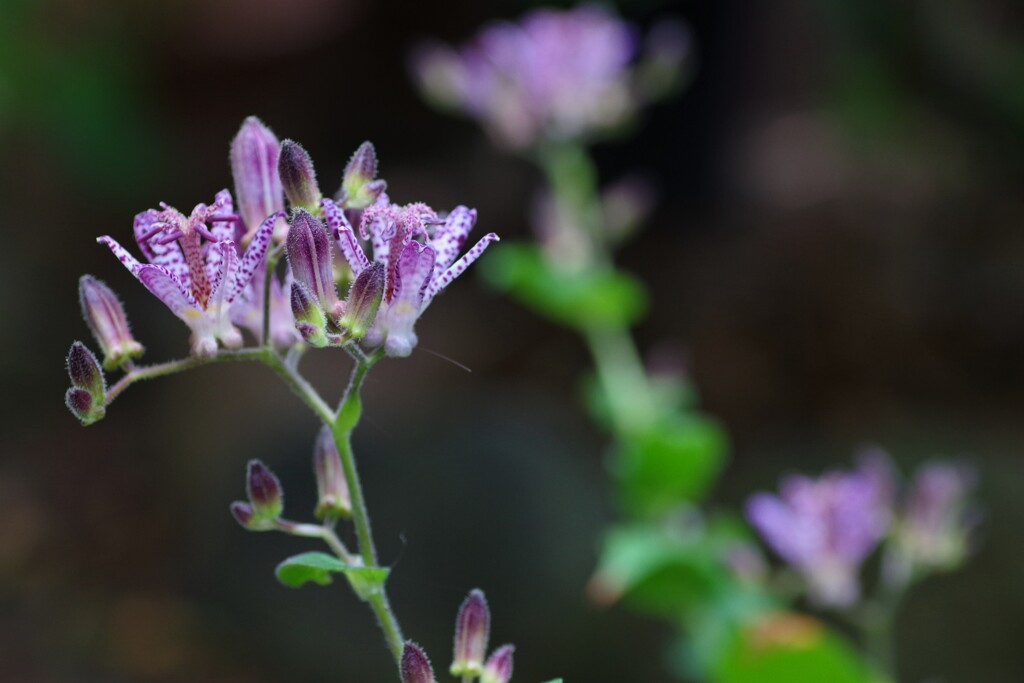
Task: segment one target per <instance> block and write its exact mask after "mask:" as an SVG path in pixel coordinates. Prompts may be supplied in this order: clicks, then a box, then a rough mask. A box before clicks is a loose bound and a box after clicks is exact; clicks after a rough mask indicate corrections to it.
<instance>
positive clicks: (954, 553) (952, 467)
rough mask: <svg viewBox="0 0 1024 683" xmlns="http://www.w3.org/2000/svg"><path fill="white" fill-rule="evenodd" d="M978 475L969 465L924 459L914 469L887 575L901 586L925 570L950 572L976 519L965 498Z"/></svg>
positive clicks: (959, 559)
mask: <svg viewBox="0 0 1024 683" xmlns="http://www.w3.org/2000/svg"><path fill="white" fill-rule="evenodd" d="M976 483H977V478H976V475H975V473H974V471H973V470H972V469H970V468H969V467H966V466H962V465H956V464H951V463H928V464H926V465H924V466H923V467H921V469H919V470H918V472H917V475H916V476H915V477H914V480H913V481H912V482H911V484H910V488H909V489H908V490H907V492H906V495H905V497H904V499H903V503H902V505H901V506H900V509H899V511H898V516H897V520H896V524H895V529H894V531H895V533H894V537H893V542H892V545H891V548H890V552H889V553H888V554H887V556H886V563H885V579H886V581H887V582H888V583H889V584H890V585H897V586H898V585H904V584H905V583H906V582H907V581H909V580H910V579H912V578H914V577H915V576H917V575H920V574H921V573H923V572H927V571H941V570H949V569H953V568H955V567H957V566H958V565H959V564H960V563H961V562H962V561H963V560H964V558H966V556H967V553H968V549H969V548H968V546H969V540H970V534H971V531H972V530H973V528H974V527H975V526H976V524H977V521H978V515H977V514H976V513H974V512H973V511H972V508H971V506H970V505H969V502H970V501H969V499H970V496H971V494H972V493H973V491H974V488H975V486H976Z"/></svg>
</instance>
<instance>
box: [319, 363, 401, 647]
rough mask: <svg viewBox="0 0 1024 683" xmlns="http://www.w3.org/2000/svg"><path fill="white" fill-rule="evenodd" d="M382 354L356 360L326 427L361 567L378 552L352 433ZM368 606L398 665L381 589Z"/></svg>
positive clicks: (394, 631)
mask: <svg viewBox="0 0 1024 683" xmlns="http://www.w3.org/2000/svg"><path fill="white" fill-rule="evenodd" d="M381 356H382V354H381V353H379V352H378V353H375V354H372V355H370V356H366V357H365V358H363V359H362V360H359V361H358V362H357V363H356V364H355V366H354V367H353V368H352V376H351V377H350V378H349V383H348V388H347V389H345V395H344V396H342V399H341V403H340V405H339V406H338V411H337V413H336V415H335V417H334V420H333V421H332V422H329V423H328V425H329V426H330V428H331V434H332V436H333V437H334V443H335V445H336V446H337V447H338V453H339V454H340V455H341V466H342V469H343V470H344V472H345V479H346V481H347V482H348V489H349V495H350V496H351V498H352V522H353V524H354V525H355V528H356V538H357V539H358V541H359V555H360V557H361V558H362V560H363V564H364V565H365V566H367V567H376V566H377V549H376V546H375V545H374V542H373V533H372V531H371V529H370V515H369V513H367V511H366V501H365V499H364V498H363V488H362V485H361V483H360V481H359V473H358V471H357V470H356V462H355V456H354V455H353V453H352V430H353V429H354V428H355V426H356V425H357V424H358V423H359V418H360V415H361V414H362V409H363V408H362V397H361V394H360V390H361V389H362V385H363V380H364V379H366V373H367V372H369V370H370V368H371V367H373V365H374V363H376V362H377V361H378V360H380V358H381ZM367 602H368V603H369V605H370V609H372V610H373V613H374V614H375V615H376V617H377V621H378V623H379V624H380V628H381V631H383V632H384V639H385V640H386V641H387V644H388V649H390V650H391V655H392V656H393V657H394V658H395V663H396V664H399V663H400V662H401V659H402V647H403V638H402V629H401V627H400V626H399V625H398V619H397V618H396V617H395V613H394V611H393V610H392V609H391V605H390V603H389V601H388V596H387V589H386V588H385V587H384V586H381V587H380V589H379V590H378V591H376V592H374V593H373V594H371V595H370V596H369V597H368V599H367Z"/></svg>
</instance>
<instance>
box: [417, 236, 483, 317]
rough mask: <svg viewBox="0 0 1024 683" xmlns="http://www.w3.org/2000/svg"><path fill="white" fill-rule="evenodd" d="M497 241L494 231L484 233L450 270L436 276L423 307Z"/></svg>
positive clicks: (427, 292) (428, 289)
mask: <svg viewBox="0 0 1024 683" xmlns="http://www.w3.org/2000/svg"><path fill="white" fill-rule="evenodd" d="M497 241H498V236H497V235H495V234H494V233H493V232H491V233H488V234H486V235H484V236H483V238H482V239H481V240H480V241H479V242H477V243H476V244H474V245H473V248H472V249H470V250H469V251H467V252H466V253H465V254H464V255H463V256H462V258H460V259H459V260H458V261H456V262H455V263H454V264H453V265H452V266H451V267H450V268H448V270H446V271H444V272H443V273H442V274H441V275H439V276H438V277H436V278H434V280H433V282H431V283H430V286H429V287H428V288H427V291H426V294H425V295H424V297H423V305H422V308H426V307H427V306H429V305H430V302H431V301H433V300H434V296H436V295H437V293H438V292H440V291H441V290H443V289H444V288H445V287H447V286H448V284H449V283H450V282H451V281H452V280H454V279H455V278H457V277H458V276H460V275H462V272H463V271H464V270H466V268H468V267H469V265H470V264H471V263H473V261H476V260H477V259H478V258H480V255H481V254H483V253H484V251H485V250H486V249H487V247H488V246H489V245H490V243H491V242H497Z"/></svg>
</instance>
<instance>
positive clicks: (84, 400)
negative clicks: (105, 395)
mask: <svg viewBox="0 0 1024 683" xmlns="http://www.w3.org/2000/svg"><path fill="white" fill-rule="evenodd" d="M64 405H66V406H67V407H68V410H70V411H71V413H72V414H73V415H74V416H75V417H77V418H78V419H79V420H81V421H82V424H83V425H86V426H88V425H91V424H92V423H93V422H96V421H97V420H101V419H103V416H104V415H106V413H107V411H106V409H105V408H104V407H103V403H102V402H97V401H96V400H95V399H94V398H93V397H92V394H90V393H89V392H88V391H86V390H85V389H79V388H78V387H71V388H70V389H68V390H67V393H65V394H64Z"/></svg>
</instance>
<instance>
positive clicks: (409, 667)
mask: <svg viewBox="0 0 1024 683" xmlns="http://www.w3.org/2000/svg"><path fill="white" fill-rule="evenodd" d="M399 668H400V669H401V674H402V683H436V682H435V680H434V670H433V669H432V668H431V667H430V660H429V659H427V653H425V652H424V651H423V648H421V647H420V646H419V645H417V644H416V643H414V642H412V641H411V640H407V641H405V647H403V648H402V663H401V665H400V667H399Z"/></svg>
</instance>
